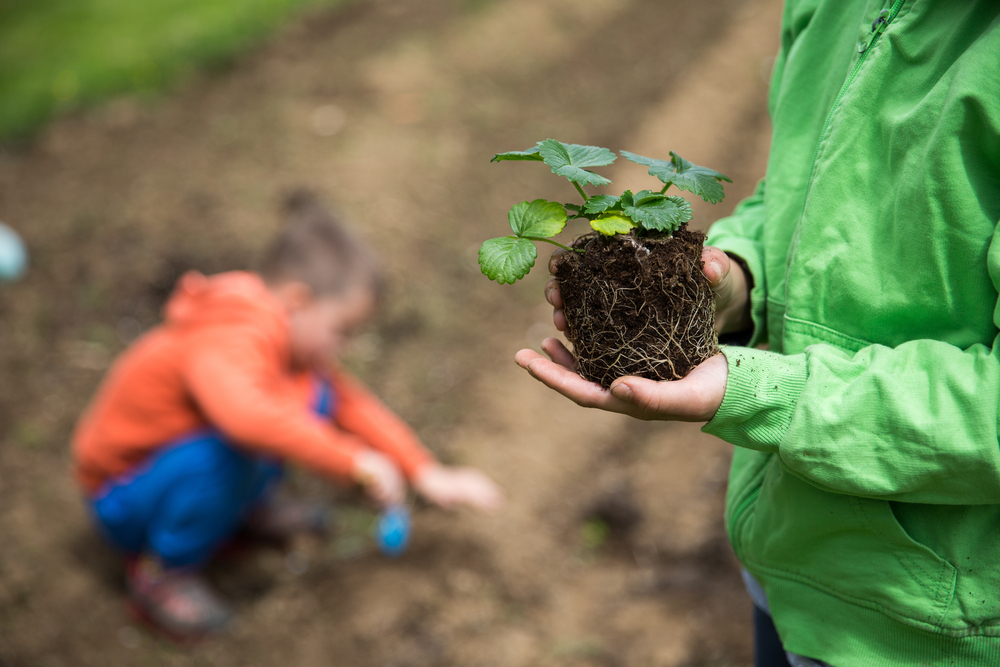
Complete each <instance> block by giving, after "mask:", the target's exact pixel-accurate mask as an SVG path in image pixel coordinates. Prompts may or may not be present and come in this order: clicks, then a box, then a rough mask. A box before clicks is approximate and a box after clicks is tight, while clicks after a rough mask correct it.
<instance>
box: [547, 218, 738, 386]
mask: <svg viewBox="0 0 1000 667" xmlns="http://www.w3.org/2000/svg"><path fill="white" fill-rule="evenodd" d="M704 241H705V234H704V233H703V232H700V231H696V230H688V229H687V227H686V225H685V226H682V227H681V228H680V229H678V230H677V231H676V232H674V234H673V236H670V235H665V234H659V235H655V236H637V235H636V234H635V233H634V232H633V233H630V234H618V235H615V236H605V235H603V234H587V235H585V236H582V237H580V238H578V239H577V240H576V241H574V243H573V247H574V248H577V249H584V250H585V251H584V252H566V253H562V254H560V255H559V258H558V260H557V261H556V276H557V278H558V280H559V291H560V292H561V293H562V296H563V300H564V301H565V304H566V306H565V313H566V323H567V326H568V330H567V331H566V338H567V339H568V340H569V341H570V342H571V343H572V344H573V352H574V354H575V355H576V363H577V369H578V370H579V371H580V374H581V375H583V376H584V377H585V378H587V379H588V380H593V381H594V382H597V383H598V384H600V385H601V386H602V387H605V388H607V387H609V386H611V383H612V382H613V381H614V380H615V378H619V377H622V376H623V375H638V376H639V377H644V378H649V379H650V380H679V379H681V378H682V377H684V376H685V375H687V374H688V373H689V372H690V371H691V369H693V368H694V367H695V366H697V365H698V364H700V363H701V362H702V361H704V360H705V359H707V358H709V357H710V356H712V355H714V354H717V353H718V352H719V343H718V338H717V336H716V333H715V296H714V294H713V292H712V289H711V287H710V286H709V284H708V280H707V279H706V278H705V274H704V272H703V271H702V266H701V265H702V261H701V251H702V248H703V247H704Z"/></svg>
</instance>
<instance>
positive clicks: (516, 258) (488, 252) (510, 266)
mask: <svg viewBox="0 0 1000 667" xmlns="http://www.w3.org/2000/svg"><path fill="white" fill-rule="evenodd" d="M537 257H538V249H537V248H535V244H534V243H532V242H531V241H529V240H528V239H519V238H515V237H513V236H503V237H500V238H498V239H490V240H488V241H486V242H485V243H483V246H482V247H481V248H480V249H479V268H480V269H481V270H482V272H483V273H484V274H486V276H487V277H488V278H489V279H490V280H495V281H497V282H498V283H500V284H501V285H503V284H504V283H507V284H513V283H514V281H516V280H518V279H519V278H523V277H524V275H525V274H526V273H528V271H530V270H531V267H533V266H534V265H535V259H536V258H537Z"/></svg>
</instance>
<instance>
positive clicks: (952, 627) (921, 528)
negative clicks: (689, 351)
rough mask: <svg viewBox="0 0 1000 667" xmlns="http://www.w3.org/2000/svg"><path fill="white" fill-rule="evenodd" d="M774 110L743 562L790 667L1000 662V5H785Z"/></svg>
mask: <svg viewBox="0 0 1000 667" xmlns="http://www.w3.org/2000/svg"><path fill="white" fill-rule="evenodd" d="M883 10H885V11H884V12H883ZM880 16H881V21H879V20H878V19H879V17H880ZM873 23H874V29H873ZM770 111H771V116H772V120H773V126H774V137H773V141H772V146H771V154H770V161H769V163H768V169H767V175H766V178H765V179H764V180H763V181H762V182H761V184H760V186H759V187H758V189H757V192H756V193H755V194H754V195H753V196H752V197H750V198H749V199H747V200H745V201H743V202H741V204H740V205H739V206H738V207H737V209H736V211H735V212H734V214H733V215H732V216H731V217H729V218H726V219H723V220H720V221H719V222H717V223H716V224H715V225H714V226H713V227H712V228H711V230H710V231H709V240H708V242H709V243H711V244H712V245H716V246H718V247H720V248H723V249H724V250H726V251H728V252H730V253H732V254H736V255H739V256H740V257H742V258H743V259H744V260H745V261H746V263H747V265H748V267H749V269H750V272H751V273H752V275H753V280H754V286H753V289H752V291H751V306H752V312H753V318H754V332H753V338H752V340H751V343H750V345H751V346H749V347H746V348H741V347H725V348H724V352H725V354H726V357H727V358H728V361H729V379H728V384H727V387H726V394H725V399H724V401H723V403H722V406H721V408H720V409H719V412H718V414H716V416H715V417H714V418H713V419H712V420H711V421H710V422H709V423H708V424H706V425H705V427H704V430H705V431H706V432H708V433H713V434H715V435H718V436H719V437H721V438H723V439H724V440H726V441H728V442H731V443H733V444H734V445H737V447H736V448H735V452H734V457H733V464H732V472H731V476H730V484H729V491H728V494H727V501H726V505H727V509H726V521H727V529H728V531H729V535H730V539H731V541H732V544H733V548H734V549H735V552H736V554H737V556H738V557H739V559H740V561H741V562H742V563H743V565H744V566H745V567H746V568H747V569H748V570H749V571H750V572H751V573H752V574H753V575H754V576H755V577H756V578H757V579H758V580H759V581H760V582H761V583H762V584H763V586H764V589H765V590H766V592H767V595H768V600H769V603H770V606H771V611H772V614H773V617H774V621H775V625H776V626H777V629H778V632H779V634H780V636H781V638H782V641H783V642H784V644H785V648H786V649H788V650H790V651H793V652H795V653H798V654H801V655H807V656H810V657H813V658H817V659H820V660H824V661H826V662H829V663H831V664H832V665H835V666H836V667H855V666H869V665H871V666H874V665H894V666H904V665H905V666H906V667H911V666H913V665H925V664H926V665H959V666H961V665H969V666H972V665H975V666H977V667H979V666H982V665H1000V444H998V437H1000V426H998V418H1000V340H998V338H997V336H998V331H1000V329H998V327H1000V308H998V286H1000V241H998V232H997V224H998V221H1000V2H997V1H996V0H887V1H884V2H879V1H878V0H871V1H868V0H789V1H788V2H787V5H786V8H785V13H784V19H783V28H782V47H781V52H780V54H779V56H778V58H777V60H776V62H775V71H774V76H773V82H772V88H771V95H770ZM764 342H766V343H768V345H769V351H762V350H760V349H756V346H757V345H758V344H759V343H764Z"/></svg>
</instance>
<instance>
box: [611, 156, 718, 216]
mask: <svg viewBox="0 0 1000 667" xmlns="http://www.w3.org/2000/svg"><path fill="white" fill-rule="evenodd" d="M622 155H624V156H625V158H626V159H628V160H631V161H632V162H635V163H636V164H641V165H644V166H646V167H649V174H650V175H651V176H656V177H657V178H658V179H660V181H662V182H663V183H664V184H665V185H667V186H670V185H676V186H677V187H678V188H680V189H681V190H687V191H689V192H691V193H693V194H695V195H697V196H699V197H701V198H702V199H704V200H705V201H707V202H709V203H711V204H717V203H719V202H720V201H722V199H723V198H724V197H725V196H726V193H725V192H723V189H722V183H721V182H720V181H727V182H729V183H732V182H733V181H732V180H731V179H730V178H729V177H728V176H725V175H723V174H720V173H719V172H717V171H715V170H714V169H709V168H708V167H699V166H698V165H696V164H694V163H693V162H688V161H687V160H685V159H684V158H682V157H681V156H680V155H678V154H677V153H674V152H673V151H670V158H671V159H670V162H667V161H666V160H657V159H654V158H648V157H643V156H642V155H636V154H635V153H629V152H628V151H622Z"/></svg>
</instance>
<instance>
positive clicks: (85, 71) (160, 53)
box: [0, 0, 349, 141]
mask: <svg viewBox="0 0 1000 667" xmlns="http://www.w3.org/2000/svg"><path fill="white" fill-rule="evenodd" d="M348 1H349V0H143V1H141V2H136V1H135V0H0V141H4V140H10V139H16V138H23V137H26V136H29V135H30V134H31V133H32V132H34V131H35V130H37V129H38V128H39V127H40V126H41V125H42V124H43V123H45V122H46V121H47V120H48V119H50V118H51V117H52V116H53V115H55V114H57V113H59V112H63V111H67V110H70V109H74V108H80V107H85V106H89V105H92V104H94V103H96V102H98V101H100V100H102V99H105V98H107V97H109V96H111V95H116V94H123V93H125V94H137V95H142V96H147V95H151V94H157V93H159V92H160V91H162V90H163V89H164V88H165V87H167V86H168V85H169V84H171V83H172V82H174V81H176V80H177V79H178V78H179V77H180V76H182V75H183V73H184V72H186V71H189V70H191V69H193V68H197V67H201V66H205V65H212V64H218V63H221V62H225V61H227V60H229V59H231V58H232V57H233V56H234V55H236V54H238V53H240V52H241V51H243V50H244V49H246V48H247V47H248V46H250V45H251V44H253V43H255V42H256V41H258V40H260V39H261V38H262V37H264V36H266V35H267V34H269V33H270V32H271V31H272V30H273V29H274V28H275V27H277V26H278V25H280V24H281V23H282V22H284V21H286V20H287V19H289V18H290V17H291V16H293V14H294V13H295V12H296V11H297V10H300V9H302V8H304V7H307V6H336V5H341V4H345V3H346V2H348Z"/></svg>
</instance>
